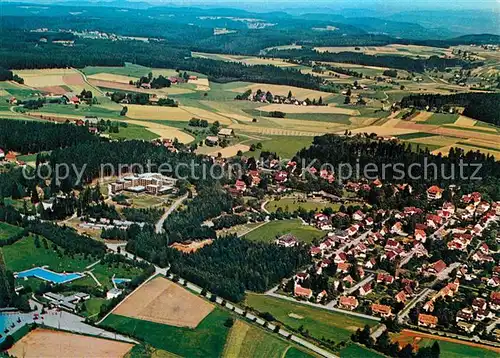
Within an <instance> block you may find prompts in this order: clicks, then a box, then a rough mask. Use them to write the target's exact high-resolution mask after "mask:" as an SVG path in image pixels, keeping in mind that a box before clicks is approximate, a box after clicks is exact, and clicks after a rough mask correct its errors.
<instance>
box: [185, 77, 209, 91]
mask: <svg viewBox="0 0 500 358" xmlns="http://www.w3.org/2000/svg"><path fill="white" fill-rule="evenodd" d="M188 83H189V84H192V85H195V86H196V90H198V91H209V90H210V83H209V82H208V78H198V79H196V80H188Z"/></svg>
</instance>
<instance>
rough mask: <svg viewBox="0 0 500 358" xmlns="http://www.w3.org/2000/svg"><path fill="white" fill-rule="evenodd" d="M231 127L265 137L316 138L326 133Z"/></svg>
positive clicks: (245, 126)
mask: <svg viewBox="0 0 500 358" xmlns="http://www.w3.org/2000/svg"><path fill="white" fill-rule="evenodd" d="M229 127H230V128H233V129H236V130H242V131H244V132H248V133H258V134H263V135H277V136H298V137H301V136H302V137H305V136H310V137H315V136H319V135H323V134H325V132H306V131H299V130H287V129H280V128H266V127H254V126H249V125H244V124H232V125H230V126H229Z"/></svg>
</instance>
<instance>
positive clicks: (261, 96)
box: [236, 90, 326, 106]
mask: <svg viewBox="0 0 500 358" xmlns="http://www.w3.org/2000/svg"><path fill="white" fill-rule="evenodd" d="M236 99H246V100H248V101H250V102H259V103H275V104H290V105H295V106H311V105H315V106H322V105H326V104H323V99H322V98H321V97H320V98H319V99H318V101H316V100H314V101H311V100H310V99H309V98H307V99H305V100H300V99H298V98H296V97H294V96H292V95H291V93H290V94H289V95H288V96H282V95H273V94H272V93H271V92H269V91H267V92H266V91H262V90H257V91H254V92H251V93H249V94H248V96H246V93H245V95H243V96H237V97H236Z"/></svg>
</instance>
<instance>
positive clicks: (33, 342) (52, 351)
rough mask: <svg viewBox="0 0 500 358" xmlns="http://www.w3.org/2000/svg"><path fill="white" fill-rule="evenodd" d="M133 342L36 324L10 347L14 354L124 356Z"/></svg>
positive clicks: (97, 357) (41, 357)
mask: <svg viewBox="0 0 500 358" xmlns="http://www.w3.org/2000/svg"><path fill="white" fill-rule="evenodd" d="M132 347H133V344H130V343H124V342H118V341H112V340H109V339H103V338H96V337H88V336H83V335H79V334H73V333H69V332H62V331H55V330H49V329H43V328H37V329H35V330H33V331H31V332H29V333H28V334H27V335H26V336H24V337H23V338H21V339H20V340H19V341H18V342H16V343H15V344H14V346H13V347H12V348H11V349H9V354H10V355H12V356H15V357H26V358H30V357H40V358H43V357H61V358H62V357H75V356H79V357H95V358H102V357H123V356H124V355H125V354H127V352H128V351H130V350H131V349H132Z"/></svg>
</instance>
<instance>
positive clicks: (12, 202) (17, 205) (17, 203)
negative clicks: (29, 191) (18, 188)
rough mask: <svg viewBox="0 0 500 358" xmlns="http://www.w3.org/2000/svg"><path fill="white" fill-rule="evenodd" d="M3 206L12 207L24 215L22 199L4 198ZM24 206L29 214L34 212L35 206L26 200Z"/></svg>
mask: <svg viewBox="0 0 500 358" xmlns="http://www.w3.org/2000/svg"><path fill="white" fill-rule="evenodd" d="M4 204H5V205H9V206H12V207H13V208H14V209H16V210H18V211H20V212H21V213H24V200H22V199H12V198H4ZM26 206H27V208H28V211H29V212H34V210H35V206H34V205H33V204H32V203H31V201H30V200H29V199H28V200H26Z"/></svg>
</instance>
